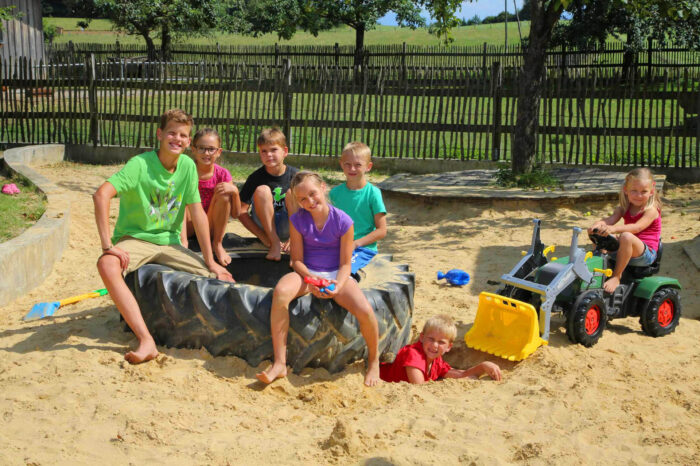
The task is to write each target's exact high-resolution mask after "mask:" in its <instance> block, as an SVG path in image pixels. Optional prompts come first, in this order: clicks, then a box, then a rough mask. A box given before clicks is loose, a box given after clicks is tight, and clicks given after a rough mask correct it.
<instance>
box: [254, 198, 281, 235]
mask: <svg viewBox="0 0 700 466" xmlns="http://www.w3.org/2000/svg"><path fill="white" fill-rule="evenodd" d="M250 202H251V204H250V217H251V218H252V219H253V221H254V222H255V224H256V225H257V226H259V227H260V228H262V227H263V226H262V224H261V223H260V219H259V218H258V216H257V214H256V213H255V205H254V204H253V201H252V200H251V201H250ZM263 229H264V228H263ZM275 231H277V236H278V237H279V239H280V241H287V240H288V239H289V214H287V206H286V205H284V204H282V208H280V209H278V210H276V211H275Z"/></svg>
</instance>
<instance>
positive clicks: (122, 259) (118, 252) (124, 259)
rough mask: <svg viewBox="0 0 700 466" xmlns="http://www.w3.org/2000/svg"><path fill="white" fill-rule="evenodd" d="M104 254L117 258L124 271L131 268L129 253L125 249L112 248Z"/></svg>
mask: <svg viewBox="0 0 700 466" xmlns="http://www.w3.org/2000/svg"><path fill="white" fill-rule="evenodd" d="M104 254H109V255H112V256H115V257H117V258H118V259H119V265H121V267H122V270H126V268H127V267H128V266H129V260H130V258H129V253H128V252H126V251H125V250H123V249H119V248H118V247H116V246H112V247H111V248H110V249H108V250H106V251H104Z"/></svg>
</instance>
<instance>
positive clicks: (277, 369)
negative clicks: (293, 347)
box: [255, 363, 287, 383]
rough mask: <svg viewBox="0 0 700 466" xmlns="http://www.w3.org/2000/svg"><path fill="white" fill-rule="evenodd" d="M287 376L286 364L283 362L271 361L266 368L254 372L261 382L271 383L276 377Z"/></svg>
mask: <svg viewBox="0 0 700 466" xmlns="http://www.w3.org/2000/svg"><path fill="white" fill-rule="evenodd" d="M286 376H287V366H286V365H285V364H277V363H273V364H272V366H271V367H270V368H269V369H268V370H266V371H262V372H259V373H257V374H255V377H257V379H258V380H259V381H261V382H262V383H272V382H274V381H275V380H277V379H281V378H282V377H286Z"/></svg>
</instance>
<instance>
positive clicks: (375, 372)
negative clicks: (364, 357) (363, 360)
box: [365, 361, 382, 387]
mask: <svg viewBox="0 0 700 466" xmlns="http://www.w3.org/2000/svg"><path fill="white" fill-rule="evenodd" d="M380 383H382V379H380V378H379V361H373V362H370V363H368V364H367V373H366V374H365V385H366V386H368V387H376V386H377V385H379V384H380Z"/></svg>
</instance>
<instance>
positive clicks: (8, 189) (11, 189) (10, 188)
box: [2, 183, 19, 194]
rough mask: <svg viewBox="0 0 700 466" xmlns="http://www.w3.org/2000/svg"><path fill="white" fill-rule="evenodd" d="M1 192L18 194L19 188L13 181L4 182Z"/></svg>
mask: <svg viewBox="0 0 700 466" xmlns="http://www.w3.org/2000/svg"><path fill="white" fill-rule="evenodd" d="M2 193H3V194H19V188H18V187H17V185H16V184H14V183H9V184H6V185H4V186H3V187H2Z"/></svg>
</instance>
